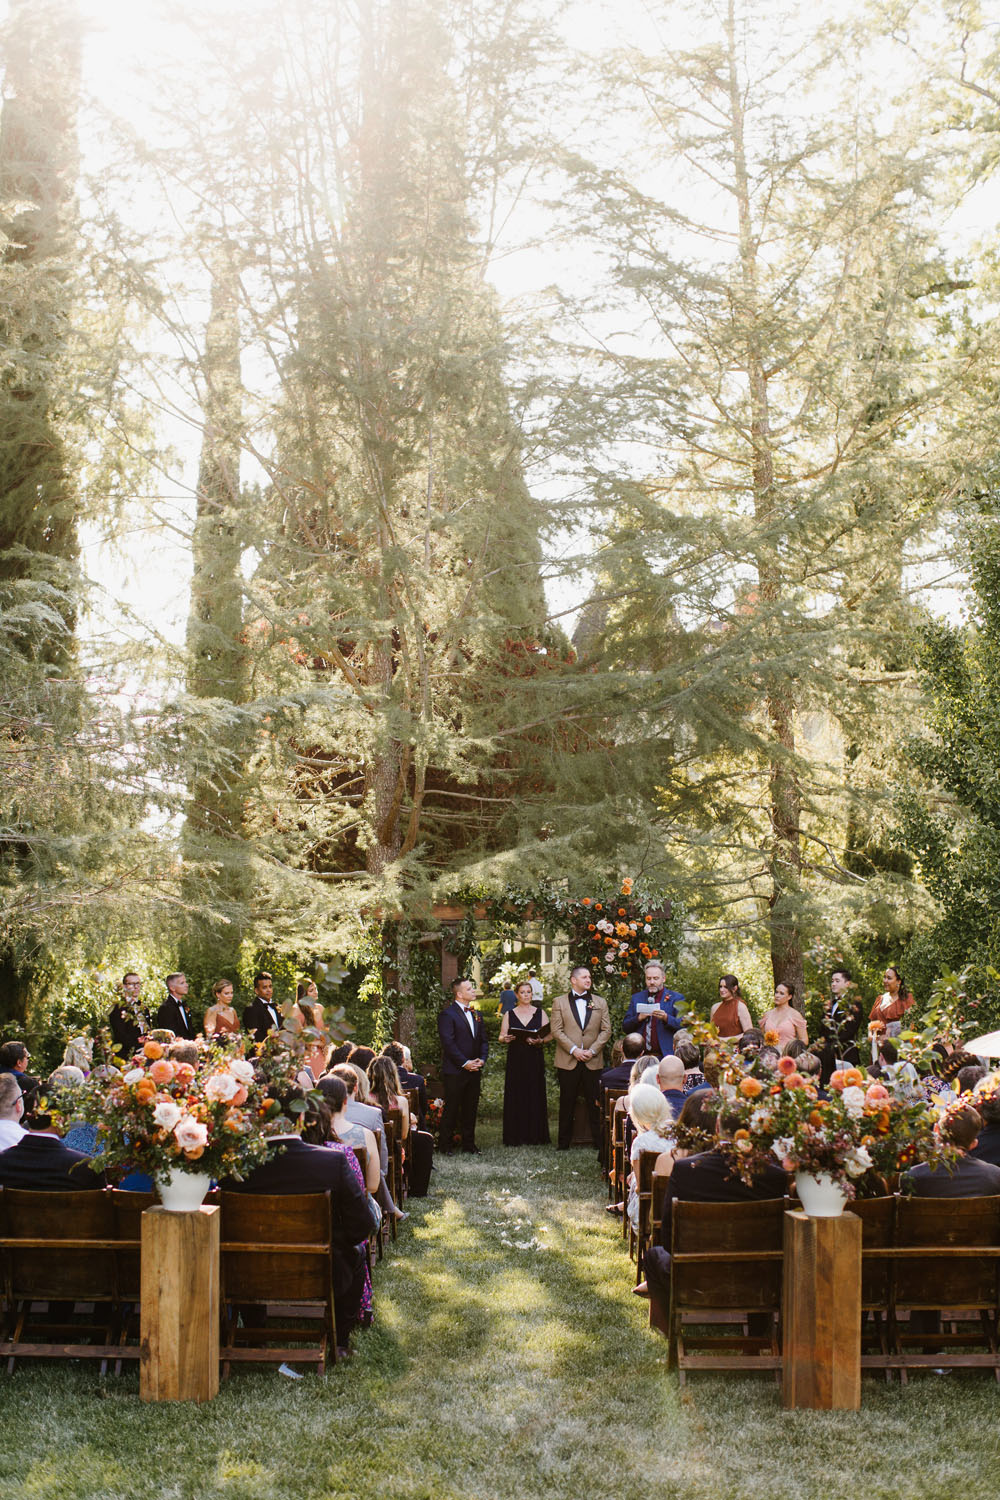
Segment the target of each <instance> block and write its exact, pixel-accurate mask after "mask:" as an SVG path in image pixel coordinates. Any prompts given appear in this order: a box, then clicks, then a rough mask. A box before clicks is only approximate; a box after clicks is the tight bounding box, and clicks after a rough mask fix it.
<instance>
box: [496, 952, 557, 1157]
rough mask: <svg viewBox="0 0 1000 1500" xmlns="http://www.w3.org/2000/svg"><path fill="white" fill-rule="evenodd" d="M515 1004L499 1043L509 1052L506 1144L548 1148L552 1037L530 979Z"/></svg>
mask: <svg viewBox="0 0 1000 1500" xmlns="http://www.w3.org/2000/svg"><path fill="white" fill-rule="evenodd" d="M514 996H515V1003H514V1005H513V1006H512V1007H511V1009H510V1010H508V1011H505V1013H504V1018H503V1021H502V1022H501V1025H500V1042H501V1044H502V1045H503V1046H505V1047H506V1048H507V1068H506V1072H505V1073H504V1081H503V1143H504V1145H505V1146H547V1145H548V1144H549V1139H550V1137H549V1112H548V1106H547V1104H546V1099H545V1050H544V1049H545V1043H546V1042H547V1041H548V1040H549V1038H550V1037H551V1035H552V1033H551V1030H550V1028H549V1018H548V1016H547V1015H546V1014H545V1012H544V1010H543V1009H542V1007H541V1006H540V1005H536V1004H535V997H534V994H533V991H532V988H531V982H530V980H528V979H525V980H523V981H522V982H521V983H520V984H519V985H518V986H517V989H516V990H515V992H514Z"/></svg>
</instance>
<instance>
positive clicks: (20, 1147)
mask: <svg viewBox="0 0 1000 1500" xmlns="http://www.w3.org/2000/svg"><path fill="white" fill-rule="evenodd" d="M103 1186H104V1178H103V1176H101V1175H99V1174H98V1173H97V1172H94V1171H92V1170H91V1166H90V1161H89V1158H88V1157H86V1156H84V1154H83V1152H82V1151H72V1150H71V1149H70V1148H69V1146H64V1145H63V1143H62V1141H61V1140H60V1139H59V1137H58V1136H55V1135H42V1134H41V1133H40V1132H38V1131H30V1130H29V1131H28V1133H27V1135H25V1137H24V1138H23V1140H20V1141H18V1143H17V1145H16V1146H10V1147H8V1149H7V1150H6V1151H0V1187H7V1188H28V1189H29V1190H31V1191H32V1192H38V1193H68V1192H83V1191H84V1190H85V1189H88V1188H102V1187H103Z"/></svg>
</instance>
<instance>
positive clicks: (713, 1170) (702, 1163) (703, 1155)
mask: <svg viewBox="0 0 1000 1500" xmlns="http://www.w3.org/2000/svg"><path fill="white" fill-rule="evenodd" d="M787 1192H788V1175H787V1173H785V1172H783V1171H782V1170H781V1168H780V1167H779V1166H778V1164H777V1162H775V1164H774V1166H773V1167H772V1166H769V1167H767V1169H766V1170H765V1171H764V1172H763V1173H762V1174H761V1176H760V1177H758V1178H757V1179H756V1180H755V1181H754V1183H753V1184H752V1185H751V1186H749V1187H748V1186H747V1184H746V1183H745V1182H743V1181H741V1179H740V1178H739V1177H736V1176H735V1175H733V1174H731V1173H730V1170H729V1163H728V1162H727V1161H726V1159H725V1157H724V1156H721V1155H720V1154H719V1152H718V1151H702V1152H700V1153H699V1154H698V1155H697V1156H688V1157H685V1158H684V1159H683V1160H682V1161H676V1162H674V1169H673V1171H672V1172H671V1174H670V1176H669V1177H668V1179H667V1197H666V1201H665V1203H664V1205H663V1223H662V1225H661V1227H660V1244H661V1245H662V1246H663V1248H664V1250H669V1249H670V1232H671V1225H672V1214H673V1208H672V1205H673V1203H674V1202H675V1200H678V1199H679V1200H680V1201H681V1202H684V1203H751V1202H755V1201H757V1200H758V1199H762V1198H783V1197H784V1196H785V1194H786V1193H787Z"/></svg>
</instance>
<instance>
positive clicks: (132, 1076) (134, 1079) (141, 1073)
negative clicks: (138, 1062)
mask: <svg viewBox="0 0 1000 1500" xmlns="http://www.w3.org/2000/svg"><path fill="white" fill-rule="evenodd" d="M145 1076H146V1071H145V1069H144V1068H129V1070H128V1072H127V1073H126V1074H125V1076H124V1078H123V1079H122V1083H138V1082H139V1079H140V1078H145Z"/></svg>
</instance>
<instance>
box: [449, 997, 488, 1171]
mask: <svg viewBox="0 0 1000 1500" xmlns="http://www.w3.org/2000/svg"><path fill="white" fill-rule="evenodd" d="M451 988H452V993H453V994H454V997H455V998H454V1000H453V1001H452V1003H451V1004H450V1005H449V1006H446V1008H445V1009H444V1010H443V1011H442V1012H441V1014H440V1015H439V1016H438V1036H439V1037H440V1038H441V1053H442V1059H441V1082H442V1083H443V1085H444V1109H443V1110H442V1112H441V1135H440V1137H439V1140H438V1149H439V1150H440V1151H443V1152H444V1154H445V1155H446V1156H450V1155H451V1153H452V1150H453V1141H454V1135H455V1122H456V1120H458V1119H459V1118H460V1119H461V1129H462V1150H463V1151H466V1152H470V1153H472V1154H478V1151H479V1147H478V1146H477V1145H476V1116H477V1114H478V1113H479V1092H480V1088H481V1085H482V1078H481V1074H482V1071H483V1064H484V1063H485V1061H486V1059H487V1057H488V1056H489V1051H490V1044H489V1041H488V1040H487V1036H486V1027H485V1026H484V1025H483V1018H482V1016H481V1015H480V1014H479V1012H478V1011H477V1010H475V1009H474V1008H473V1002H474V1001H475V998H476V986H475V985H474V984H473V982H472V980H471V979H455V980H453V981H452V986H451Z"/></svg>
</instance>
